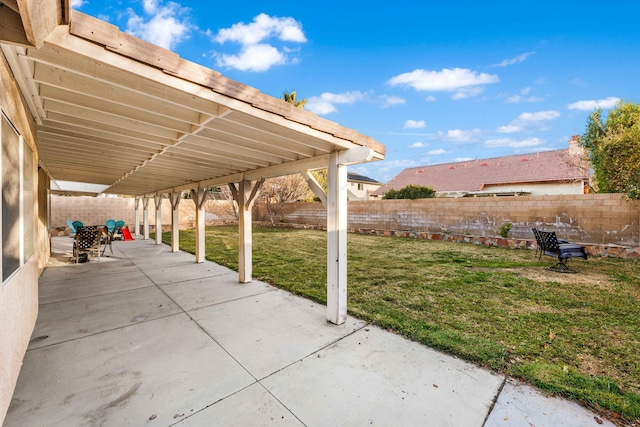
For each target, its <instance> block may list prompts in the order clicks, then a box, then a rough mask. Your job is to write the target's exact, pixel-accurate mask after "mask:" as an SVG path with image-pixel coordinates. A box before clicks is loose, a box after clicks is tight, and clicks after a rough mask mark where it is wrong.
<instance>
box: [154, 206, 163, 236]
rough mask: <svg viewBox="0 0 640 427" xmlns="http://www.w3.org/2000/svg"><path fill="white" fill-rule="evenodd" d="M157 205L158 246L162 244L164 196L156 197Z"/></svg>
mask: <svg viewBox="0 0 640 427" xmlns="http://www.w3.org/2000/svg"><path fill="white" fill-rule="evenodd" d="M153 201H154V202H155V204H156V245H160V244H162V195H159V196H155V197H154V198H153Z"/></svg>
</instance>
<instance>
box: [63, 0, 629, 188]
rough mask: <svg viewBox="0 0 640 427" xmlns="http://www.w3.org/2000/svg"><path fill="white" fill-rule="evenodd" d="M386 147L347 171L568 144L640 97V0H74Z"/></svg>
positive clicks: (396, 168)
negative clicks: (302, 102) (601, 115)
mask: <svg viewBox="0 0 640 427" xmlns="http://www.w3.org/2000/svg"><path fill="white" fill-rule="evenodd" d="M72 5H73V7H74V8H75V9H77V10H80V11H82V12H84V13H87V14H89V15H93V16H96V17H99V18H101V19H104V20H105V21H108V22H111V23H112V24H115V25H117V26H118V27H119V28H120V29H121V30H122V31H126V32H129V33H131V34H134V35H135V36H137V37H140V38H142V39H145V40H148V41H150V42H153V43H155V44H158V45H160V46H163V47H166V48H168V49H171V50H173V51H174V52H177V53H178V54H180V56H181V57H183V58H185V59H188V60H190V61H194V62H197V63H199V64H202V65H204V66H207V67H210V68H213V69H215V70H218V71H220V72H221V73H222V74H223V75H225V76H226V77H229V78H232V79H235V80H238V81H240V82H242V83H244V84H248V85H250V86H253V87H255V88H257V89H259V90H260V91H261V92H263V93H266V94H268V95H271V96H275V97H282V93H283V92H285V91H293V90H295V91H296V92H297V94H298V98H306V99H307V100H308V101H307V106H306V109H307V110H310V111H313V112H315V113H316V114H318V115H320V116H321V117H324V118H326V119H329V120H332V121H336V122H338V123H340V124H341V125H344V126H347V127H350V128H354V129H356V130H357V131H359V132H361V133H363V134H365V135H369V136H371V137H373V138H375V139H376V140H378V141H380V142H381V143H383V144H385V145H386V146H387V156H386V159H385V160H384V161H382V162H374V163H370V164H366V165H358V166H354V167H352V168H350V170H351V171H354V172H358V173H361V174H364V175H367V176H369V177H371V178H374V179H377V180H380V181H383V182H386V181H388V180H390V179H391V178H392V177H393V176H395V175H396V174H397V173H399V172H400V171H401V170H402V169H404V168H407V167H415V166H423V165H429V164H437V163H447V162H454V161H461V160H468V159H475V158H488V157H497V156H504V155H511V154H517V153H531V152H536V151H543V150H553V149H559V148H566V147H567V143H568V140H569V139H570V138H571V136H572V135H576V134H581V133H583V132H584V129H585V124H586V120H587V117H588V115H589V114H590V113H591V112H592V111H593V110H594V108H596V107H601V108H603V109H604V110H605V112H606V111H607V110H608V109H609V108H611V107H613V106H614V105H615V103H616V102H617V101H618V100H619V99H623V100H625V101H633V102H635V103H638V102H640V72H639V70H640V1H636V0H622V1H618V2H615V3H612V4H608V3H606V2H605V3H603V2H593V1H589V0H587V1H558V0H556V1H553V2H552V1H546V0H540V1H536V2H520V1H513V0H511V1H492V2H478V1H466V0H465V1H462V0H460V1H455V0H454V1H433V0H432V1H424V2H415V1H404V0H396V1H394V2H383V1H375V0H369V1H360V0H354V1H334V0H323V1H322V2H320V1H316V0H307V1H295V2H294V1H282V0H281V1H277V2H275V1H274V2H268V1H242V0H237V1H232V2H229V1H227V2H204V1H196V0H182V1H179V2H169V1H165V0H142V1H103V0H100V1H99V0H73V1H72Z"/></svg>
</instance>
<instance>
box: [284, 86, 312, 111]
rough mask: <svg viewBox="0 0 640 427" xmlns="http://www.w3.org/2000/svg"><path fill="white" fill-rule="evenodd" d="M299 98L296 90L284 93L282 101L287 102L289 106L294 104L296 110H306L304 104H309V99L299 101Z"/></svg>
mask: <svg viewBox="0 0 640 427" xmlns="http://www.w3.org/2000/svg"><path fill="white" fill-rule="evenodd" d="M297 97H298V95H297V94H296V91H295V90H294V91H293V92H284V93H283V94H282V99H284V100H285V101H287V102H288V103H289V104H293V106H294V107H296V108H304V104H306V103H307V99H306V98H305V99H301V100H300V101H298V100H297Z"/></svg>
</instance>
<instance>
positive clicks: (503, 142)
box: [484, 138, 545, 148]
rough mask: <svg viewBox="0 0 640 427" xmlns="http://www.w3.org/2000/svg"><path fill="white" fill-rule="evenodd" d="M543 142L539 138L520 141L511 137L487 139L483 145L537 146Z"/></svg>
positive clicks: (492, 146)
mask: <svg viewBox="0 0 640 427" xmlns="http://www.w3.org/2000/svg"><path fill="white" fill-rule="evenodd" d="M543 144H545V141H543V140H541V139H539V138H526V139H523V140H520V141H517V140H515V139H511V138H501V139H489V140H487V141H485V142H484V145H485V147H491V148H495V147H509V148H531V147H539V146H540V145H543Z"/></svg>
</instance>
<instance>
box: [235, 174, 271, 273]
mask: <svg viewBox="0 0 640 427" xmlns="http://www.w3.org/2000/svg"><path fill="white" fill-rule="evenodd" d="M263 183H264V179H261V180H260V181H257V182H251V181H248V180H242V181H240V182H239V183H238V184H237V185H236V184H234V183H232V184H229V188H230V190H231V194H232V195H233V197H234V200H235V201H236V203H237V204H238V273H239V281H240V283H249V282H250V281H251V275H252V270H253V239H252V229H251V225H252V224H251V222H252V218H251V217H252V215H251V206H252V205H253V203H254V201H255V199H256V197H257V196H258V193H259V191H260V187H262V184H263Z"/></svg>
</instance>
